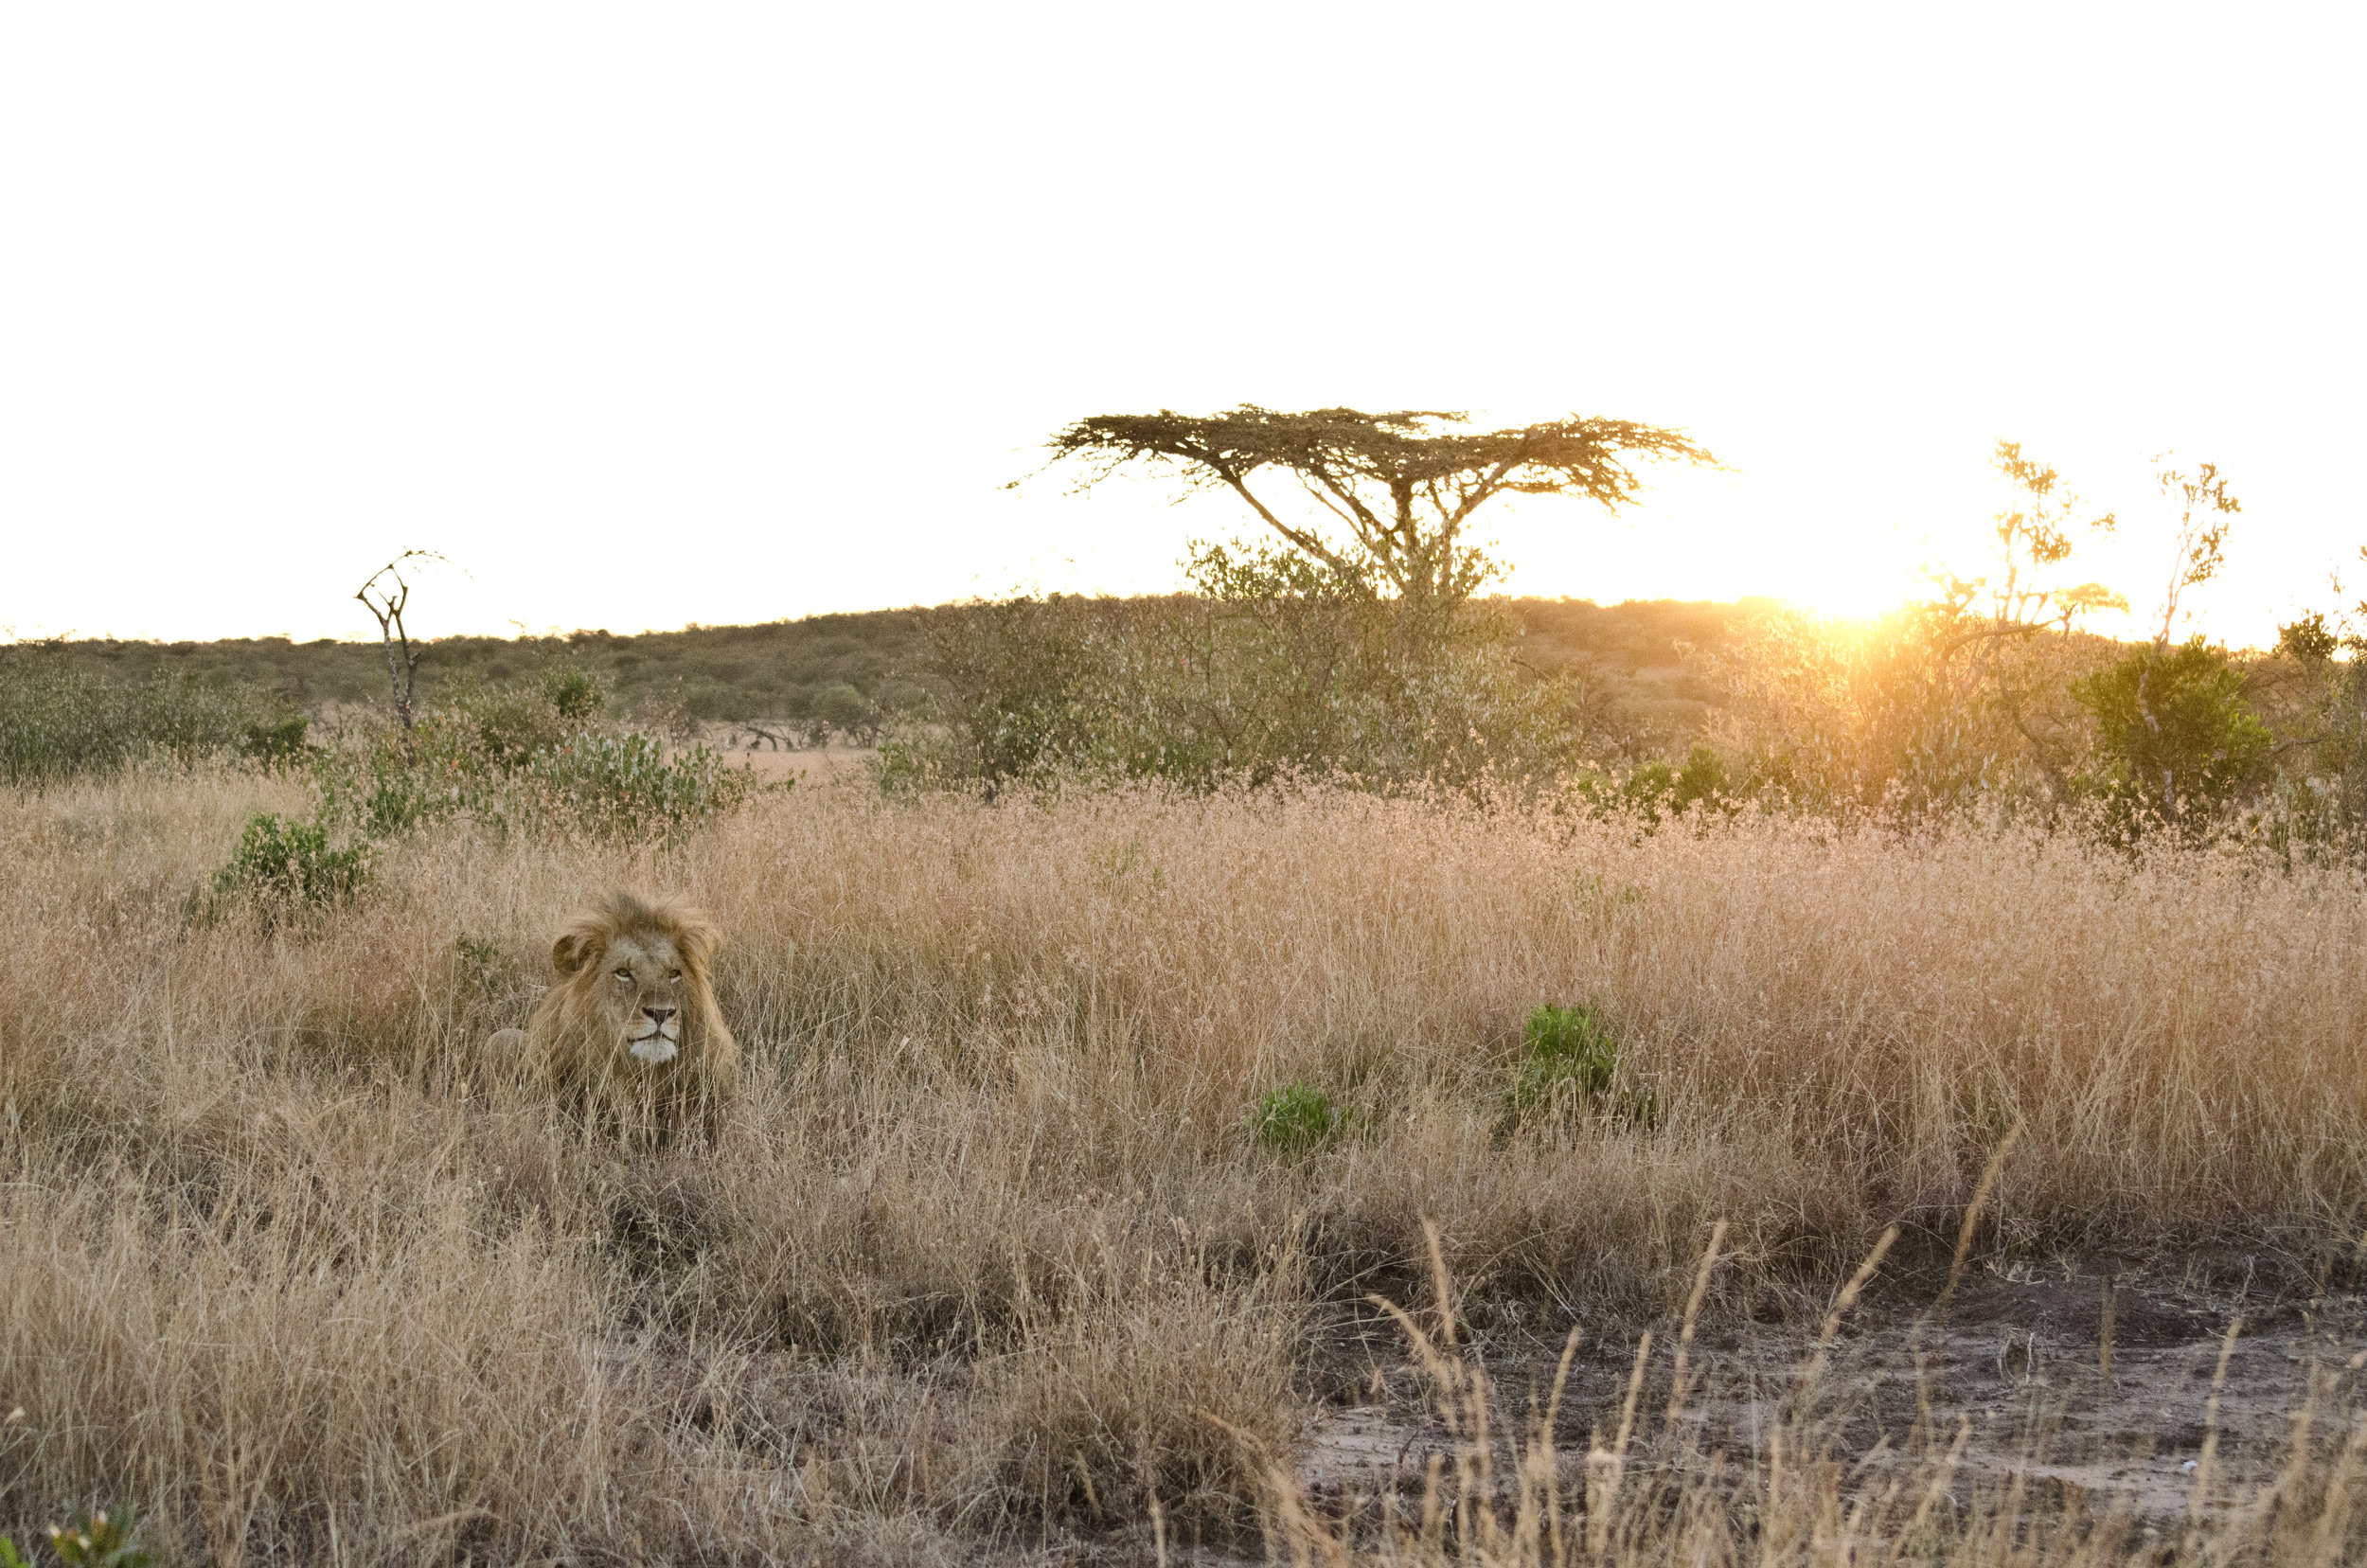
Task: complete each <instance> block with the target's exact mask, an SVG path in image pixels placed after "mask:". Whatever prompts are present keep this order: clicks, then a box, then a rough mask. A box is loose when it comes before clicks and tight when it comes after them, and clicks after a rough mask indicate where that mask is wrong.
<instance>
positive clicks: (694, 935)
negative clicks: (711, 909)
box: [674, 915, 723, 970]
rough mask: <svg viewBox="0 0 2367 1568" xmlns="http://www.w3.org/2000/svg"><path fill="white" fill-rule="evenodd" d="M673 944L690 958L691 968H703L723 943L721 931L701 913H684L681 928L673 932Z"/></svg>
mask: <svg viewBox="0 0 2367 1568" xmlns="http://www.w3.org/2000/svg"><path fill="white" fill-rule="evenodd" d="M674 945H675V947H676V948H677V949H679V950H680V951H681V953H682V955H683V956H684V957H685V958H687V959H689V960H690V967H691V968H693V969H699V970H703V969H705V968H706V967H707V964H708V962H709V960H711V959H713V958H714V956H715V950H716V949H717V948H720V947H721V946H722V945H723V933H722V932H721V929H719V928H718V927H717V926H716V924H715V922H714V921H713V920H710V919H708V918H706V917H705V916H703V915H685V916H684V917H683V919H682V929H681V930H680V931H678V932H677V933H675V935H674Z"/></svg>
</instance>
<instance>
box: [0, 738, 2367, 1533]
mask: <svg viewBox="0 0 2367 1568" xmlns="http://www.w3.org/2000/svg"><path fill="white" fill-rule="evenodd" d="M306 801H307V789H306V786H305V785H304V784H303V783H302V782H301V781H299V780H298V779H296V778H295V777H294V776H293V775H288V774H284V773H278V772H274V771H272V770H271V769H269V768H266V767H258V766H253V765H244V766H239V765H221V764H207V765H204V766H199V767H194V768H187V767H184V768H174V767H166V766H139V767H133V768H131V769H129V770H127V771H124V772H122V773H119V774H116V775H112V776H103V777H89V778H80V779H74V780H69V781H66V782H62V783H59V784H57V785H55V786H53V787H50V788H47V789H45V790H42V791H38V792H35V791H29V790H28V791H14V792H9V793H6V794H5V795H0V862H4V863H5V864H6V866H7V868H8V870H7V875H6V876H5V877H0V912H4V918H5V921H6V929H7V930H8V932H9V943H8V949H7V961H6V964H5V966H0V976H4V978H0V1014H5V1016H6V1018H7V1019H8V1020H9V1024H8V1027H7V1030H6V1033H5V1045H4V1046H0V1416H5V1425H0V1532H6V1533H9V1534H11V1535H13V1536H14V1538H15V1539H16V1540H17V1541H19V1542H25V1543H28V1544H31V1543H36V1542H42V1541H45V1540H46V1537H45V1535H44V1526H45V1525H47V1524H50V1523H56V1522H58V1521H60V1520H62V1519H64V1518H66V1517H68V1516H69V1515H72V1514H79V1513H80V1511H82V1510H86V1509H88V1508H91V1507H98V1506H122V1505H126V1504H128V1505H133V1506H135V1507H136V1508H137V1509H138V1511H139V1517H140V1521H141V1523H140V1526H139V1527H140V1530H141V1531H142V1536H143V1540H144V1541H145V1542H146V1545H147V1548H148V1549H149V1550H151V1551H152V1552H154V1553H156V1554H157V1555H158V1556H160V1557H161V1558H162V1559H165V1560H174V1561H180V1560H187V1561H219V1562H235V1561H249V1560H252V1561H303V1562H337V1563H347V1562H351V1563H380V1562H457V1561H501V1562H528V1561H545V1562H556V1561H566V1562H608V1561H746V1562H758V1561H814V1562H821V1561H831V1562H840V1561H881V1562H890V1561H893V1562H905V1561H918V1562H938V1561H941V1562H949V1563H950V1562H970V1561H993V1562H1014V1563H1019V1562H1051V1561H1112V1562H1134V1561H1140V1562H1151V1561H1170V1562H1179V1563H1180V1562H1185V1561H1195V1562H1230V1561H1236V1560H1247V1561H1263V1560H1279V1561H1305V1562H1341V1563H1344V1562H1360V1563H1361V1562H1367V1561H1371V1562H1384V1561H1385V1562H1433V1561H1446V1560H1454V1561H1467V1562H1486V1563H1515V1562H1520V1563H1542V1562H1563V1561H1585V1562H1610V1561H1622V1562H1658V1561H1678V1560H1682V1561H1686V1562H1700V1563H1740V1562H1744V1561H1752V1562H1771V1563H1811V1562H1842V1561H1850V1562H1866V1561H1891V1560H1898V1559H1916V1560H1938V1559H1949V1560H1965V1561H1979V1562H2009V1561H2010V1562H2065V1563H2071V1562H2090V1561H2095V1562H2103V1561H2123V1560H2136V1559H2143V1560H2147V1561H2198V1562H2199V1561H2203V1560H2210V1561H2267V1560H2278V1561H2283V1560H2315V1561H2324V1562H2334V1561H2341V1560H2347V1559H2355V1558H2356V1557H2357V1555H2358V1552H2359V1550H2360V1548H2361V1546H2362V1544H2367V1521H2363V1520H2362V1518H2361V1510H2360V1508H2359V1506H2358V1495H2359V1493H2360V1491H2361V1490H2362V1488H2367V1474H2362V1473H2361V1468H2362V1465H2367V1418H2363V1417H2362V1412H2363V1411H2367V1405H2362V1402H2361V1398H2360V1396H2361V1388H2360V1380H2361V1378H2362V1376H2367V1373H2362V1371H2361V1370H2360V1367H2361V1360H2360V1351H2361V1349H2362V1347H2367V1313H2363V1312H2362V1311H2361V1308H2360V1302H2359V1298H2358V1294H2357V1291H2358V1283H2359V1265H2360V1256H2359V1249H2358V1238H2359V1233H2360V1229H2361V1225H2362V1222H2363V1221H2367V1205H2363V1204H2362V1200H2367V1005H2363V999H2367V988H2362V986H2361V985H2360V979H2359V977H2360V976H2361V974H2362V973H2367V898H2362V894H2363V893H2367V887H2362V882H2361V876H2360V873H2359V872H2358V869H2356V867H2355V866H2354V865H2352V864H2350V863H2348V862H2342V861H2333V862H2329V863H2327V864H2321V865H2306V864H2304V865H2294V866H2270V865H2265V864H2262V863H2261V862H2260V861H2258V860H2257V859H2255V858H2250V857H2246V856H2243V855H2238V854H2233V853H2227V852H2222V851H2218V850H2215V849H2212V848H2210V847H2207V846H2194V845H2187V844H2182V843H2180V842H2179V841H2177V840H2176V839H2174V838H2170V837H2166V836H2165V837H2162V838H2161V839H2159V840H2155V841H2149V842H2148V843H2147V844H2146V845H2145V846H2141V847H2139V848H2137V849H2134V850H2132V849H2127V848H2122V847H2112V846H2109V845H2106V844H2103V843H2100V842H2098V841H2096V840H2093V839H2090V838H2081V837H2078V836H2076V835H2072V834H2066V833H2051V832H2046V831H2041V830H2037V829H2022V828H2017V827H2015V826H2013V825H2011V824H2010V823H2005V822H2002V821H1986V820H1983V819H1981V818H1979V817H1978V816H1971V817H1957V818H1953V819H1950V820H1949V821H1948V822H1946V823H1942V824H1938V825H1932V826H1927V827H1920V828H1918V827H1912V826H1901V825H1899V824H1897V823H1895V822H1894V823H1891V824H1888V825H1878V824H1874V823H1871V822H1869V823H1867V824H1865V825H1862V826H1853V825H1849V824H1846V823H1841V822H1836V821H1833V820H1825V819H1814V818H1803V817H1787V816H1784V815H1780V814H1771V813H1759V812H1751V811H1745V812H1737V813H1725V814H1720V813H1715V812H1709V811H1693V812H1690V813H1687V814H1685V815H1682V816H1678V817H1664V818H1662V819H1660V820H1658V821H1654V820H1650V819H1648V818H1645V817H1638V816H1634V815H1629V814H1623V813H1621V812H1619V811H1572V810H1567V809H1565V807H1566V805H1567V803H1566V802H1558V803H1557V797H1555V796H1554V795H1552V794H1551V793H1542V794H1540V793H1522V794H1520V795H1517V796H1516V795H1507V796H1505V797H1504V798H1491V797H1490V796H1489V795H1488V793H1487V792H1486V791H1485V790H1480V791H1464V792H1459V793H1451V794H1427V793H1423V792H1420V791H1407V792H1400V793H1397V794H1394V795H1391V794H1385V793H1370V792H1352V791H1346V790H1336V789H1330V788H1326V787H1323V786H1320V785H1311V784H1310V785H1300V786H1287V785H1286V786H1281V787H1272V788H1267V789H1262V790H1259V791H1257V792H1255V793H1250V792H1245V791H1241V790H1235V789H1226V788H1219V789H1214V790H1178V789H1170V788H1167V787H1165V786H1162V785H1159V784H1156V783H1145V784H1136V785H1119V786H1114V787H1109V788H1099V789H1094V790H1090V791H1088V790H1063V789H1061V788H1059V787H1044V788H1041V789H1017V788H1015V789H1011V790H1007V791H1006V792H1004V793H1001V794H1000V795H999V796H997V797H995V798H993V799H991V800H989V799H983V798H981V797H980V796H978V795H977V794H975V793H956V792H940V793H913V794H907V795H902V796H898V795H895V794H892V793H883V792H881V790H879V789H878V788H876V787H874V786H873V785H872V784H871V783H870V782H869V780H868V778H867V776H866V775H863V773H862V771H861V770H848V771H847V772H846V775H845V776H844V777H842V778H840V779H837V780H835V781H833V780H828V779H825V778H823V777H821V776H819V775H810V776H809V777H807V778H806V779H805V780H804V781H802V782H800V783H799V784H798V785H797V786H796V787H794V788H791V789H779V788H770V789H763V790H759V791H757V792H756V793H754V795H753V796H752V798H750V799H749V800H748V801H747V803H746V804H745V806H744V807H743V808H742V809H740V810H738V811H732V812H727V813H719V814H717V815H716V816H714V817H713V818H712V819H708V820H703V821H700V822H698V823H695V824H693V825H692V826H691V827H690V828H689V829H686V830H685V831H683V832H681V833H678V834H675V835H673V836H671V837H669V838H667V840H665V841H663V842H661V843H659V844H657V845H655V846H650V845H643V846H620V845H615V844H612V843H608V842H605V841H601V840H598V839H596V838H588V837H583V836H578V835H563V834H559V835H543V834H536V833H532V832H523V831H520V832H508V833H499V834H496V833H490V832H488V831H485V830H483V829H481V828H477V827H472V826H469V825H468V824H467V823H465V822H459V821H448V822H444V823H442V824H430V825H427V826H424V827H421V828H419V829H417V830H416V831H413V832H411V833H410V834H408V835H407V836H405V837H402V838H400V840H399V841H396V842H392V843H390V844H389V846H387V847H386V848H385V849H384V850H383V852H382V854H381V856H380V859H379V861H378V862H377V864H376V866H375V871H374V874H373V876H372V878H371V879H370V881H369V882H368V884H367V885H366V886H365V887H364V888H362V889H361V890H360V891H359V892H357V893H355V894H354V895H353V896H352V897H350V898H347V899H345V900H342V901H328V902H324V903H322V904H320V905H319V906H317V907H311V908H306V909H302V910H291V909H287V908H279V909H276V910H275V909H274V908H273V907H271V906H268V905H262V904H255V905H241V906H239V907H236V908H230V909H225V910H219V911H212V912H210V913H209V912H207V910H206V909H205V898H204V894H205V888H206V887H207V885H208V879H209V878H213V877H214V876H215V874H216V872H217V868H219V867H220V866H222V864H224V862H225V860H226V859H227V858H228V857H230V856H231V855H232V854H233V851H234V847H235V846H237V845H238V843H239V841H240V833H241V829H242V825H244V824H246V823H248V822H249V821H250V819H252V818H253V817H254V816H255V815H256V813H258V812H284V813H287V814H289V815H290V816H291V817H293V816H294V815H296V814H298V813H300V812H301V811H303V810H304V809H305V807H306ZM618 888H629V889H637V890H643V891H648V892H664V893H667V894H670V895H674V896H677V897H680V898H682V899H684V900H687V901H689V902H692V903H695V904H697V905H698V906H700V907H702V908H703V909H705V910H707V911H708V912H710V913H711V914H712V916H713V917H714V918H715V919H716V921H717V922H718V924H719V925H720V927H721V930H722V932H723V934H724V946H723V948H722V950H721V953H720V955H719V956H718V957H717V959H716V962H715V968H714V982H715V986H716V991H717V995H718V998H719V1000H720V1003H721V1008H722V1011H723V1014H724V1016H725V1017H726V1018H727V1019H728V1020H729V1022H730V1024H731V1025H732V1027H733V1029H734V1030H735V1032H736V1033H737V1035H738V1037H739V1041H740V1042H741V1044H742V1047H743V1049H744V1050H745V1052H746V1058H747V1071H746V1078H745V1084H744V1089H743V1092H742V1093H741V1095H740V1096H739V1099H738V1101H737V1102H736V1103H735V1104H734V1105H733V1106H732V1107H731V1108H730V1110H729V1112H728V1114H726V1115H725V1116H724V1117H723V1119H722V1120H721V1123H720V1124H719V1125H718V1126H717V1127H716V1128H714V1129H713V1130H712V1131H708V1130H703V1129H700V1128H697V1127H688V1128H685V1129H684V1130H683V1131H681V1132H680V1133H679V1135H677V1136H674V1137H671V1138H667V1139H660V1140H656V1141H629V1140H624V1139H619V1138H617V1137H614V1136H608V1135H604V1134H603V1133H602V1132H600V1131H598V1130H596V1129H589V1128H586V1127H583V1126H580V1125H578V1124H576V1123H575V1122H573V1121H571V1119H570V1118H569V1117H568V1115H567V1114H565V1113H564V1111H563V1109H562V1108H560V1107H556V1106H554V1105H553V1104H551V1103H549V1102H548V1100H547V1099H546V1098H545V1097H543V1096H537V1095H536V1094H535V1093H534V1092H533V1091H532V1090H531V1088H530V1087H529V1086H527V1085H526V1084H525V1083H524V1082H523V1081H521V1079H520V1078H519V1075H518V1074H517V1072H516V1064H515V1063H514V1062H513V1061H509V1060H504V1059H503V1058H502V1057H501V1055H500V1054H498V1053H496V1052H494V1051H492V1050H491V1049H490V1048H489V1045H488V1041H489V1037H490V1036H491V1035H492V1033H493V1031H495V1030H496V1029H499V1028H502V1027H504V1026H507V1025H516V1024H518V1023H520V1022H522V1021H523V1019H524V1018H525V1014H526V1012H527V1011H528V1010H529V1009H530V1007H532V1005H533V1000H534V997H535V995H536V993H537V991H538V989H540V988H541V987H543V986H544V985H546V984H548V983H550V981H551V980H552V975H551V973H550V968H549V957H548V953H549V946H550V941H551V937H552V935H553V934H554V933H556V932H557V931H558V930H559V929H560V928H561V925H562V924H563V922H564V921H565V920H566V918H568V917H569V916H570V915H571V914H572V913H573V912H574V911H576V910H577V909H578V908H579V907H581V906H582V905H583V904H585V903H586V902H587V901H589V900H592V899H593V898H595V897H596V896H598V895H600V894H603V893H605V892H607V891H609V890H612V889H618ZM1540 1007H1550V1008H1558V1009H1564V1010H1563V1011H1561V1012H1558V1013H1547V1014H1544V1015H1542V1016H1543V1017H1544V1018H1545V1019H1546V1020H1547V1023H1548V1025H1551V1023H1552V1021H1553V1020H1554V1019H1555V1018H1559V1019H1561V1020H1563V1021H1564V1022H1565V1023H1567V1022H1568V1021H1570V1020H1573V1019H1575V1020H1576V1021H1577V1024H1576V1025H1575V1026H1577V1027H1579V1028H1580V1030H1581V1032H1582V1034H1583V1036H1584V1044H1585V1051H1586V1053H1587V1054H1586V1056H1585V1065H1584V1067H1583V1070H1580V1071H1576V1072H1575V1074H1574V1073H1562V1074H1561V1075H1560V1076H1559V1077H1556V1076H1555V1075H1554V1074H1553V1073H1552V1072H1546V1073H1545V1074H1544V1076H1543V1077H1542V1078H1540V1077H1539V1071H1540V1066H1539V1064H1540V1060H1544V1059H1540V1057H1539V1050H1540V1047H1541V1044H1542V1045H1550V1044H1551V1041H1550V1039H1547V1038H1545V1037H1541V1036H1540V1035H1539V1024H1538V1022H1537V1020H1538V1019H1539V1016H1540V1014H1539V1009H1540ZM1550 1032H1551V1030H1550V1028H1548V1030H1547V1034H1548V1035H1550ZM1546 1065H1547V1066H1549V1067H1550V1065H1551V1061H1550V1060H1547V1061H1546ZM70 1544H71V1543H70V1542H69V1545H70Z"/></svg>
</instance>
